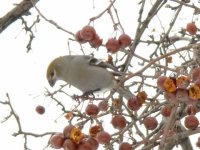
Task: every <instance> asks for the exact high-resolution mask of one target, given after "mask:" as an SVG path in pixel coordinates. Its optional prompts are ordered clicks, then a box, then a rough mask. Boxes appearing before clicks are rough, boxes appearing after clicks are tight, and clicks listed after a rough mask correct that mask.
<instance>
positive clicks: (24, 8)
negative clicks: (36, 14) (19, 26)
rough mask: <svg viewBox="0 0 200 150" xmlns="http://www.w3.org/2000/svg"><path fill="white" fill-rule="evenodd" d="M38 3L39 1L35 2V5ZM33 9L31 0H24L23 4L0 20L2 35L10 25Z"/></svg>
mask: <svg viewBox="0 0 200 150" xmlns="http://www.w3.org/2000/svg"><path fill="white" fill-rule="evenodd" d="M38 1H39V0H35V1H34V3H35V4H36V3H37V2H38ZM32 7H33V4H32V2H31V0H23V1H22V2H21V3H19V4H17V5H16V7H15V8H13V9H12V10H10V11H9V12H8V13H7V14H6V15H4V16H3V17H2V18H0V33H2V32H3V31H4V30H5V29H6V28H7V27H8V26H9V25H11V24H12V23H13V22H15V21H16V20H17V19H19V18H20V17H21V16H23V15H25V14H27V13H28V11H29V10H30V9H31V8H32Z"/></svg>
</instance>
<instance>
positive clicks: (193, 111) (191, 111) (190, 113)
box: [186, 105, 198, 115]
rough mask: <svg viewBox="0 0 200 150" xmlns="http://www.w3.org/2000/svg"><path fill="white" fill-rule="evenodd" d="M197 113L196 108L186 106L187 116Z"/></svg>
mask: <svg viewBox="0 0 200 150" xmlns="http://www.w3.org/2000/svg"><path fill="white" fill-rule="evenodd" d="M197 111H198V110H197V107H196V106H194V105H187V107H186V112H187V114H188V115H195V114H196V112H197Z"/></svg>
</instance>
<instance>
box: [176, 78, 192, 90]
mask: <svg viewBox="0 0 200 150" xmlns="http://www.w3.org/2000/svg"><path fill="white" fill-rule="evenodd" d="M189 84H190V78H189V77H187V76H179V77H178V78H176V86H177V88H180V89H186V88H187V87H188V85H189Z"/></svg>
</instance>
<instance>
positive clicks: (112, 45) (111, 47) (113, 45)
mask: <svg viewBox="0 0 200 150" xmlns="http://www.w3.org/2000/svg"><path fill="white" fill-rule="evenodd" d="M106 48H107V50H108V52H111V53H115V52H117V51H119V49H120V44H119V41H118V40H116V39H115V38H110V39H108V41H107V43H106Z"/></svg>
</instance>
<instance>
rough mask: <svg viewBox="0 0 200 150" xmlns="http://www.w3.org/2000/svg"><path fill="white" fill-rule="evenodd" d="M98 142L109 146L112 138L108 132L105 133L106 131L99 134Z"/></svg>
mask: <svg viewBox="0 0 200 150" xmlns="http://www.w3.org/2000/svg"><path fill="white" fill-rule="evenodd" d="M96 138H97V141H98V142H99V143H100V144H108V143H109V142H110V140H111V136H110V134H109V133H108V132H105V131H101V132H99V133H98V134H97V137H96Z"/></svg>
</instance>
